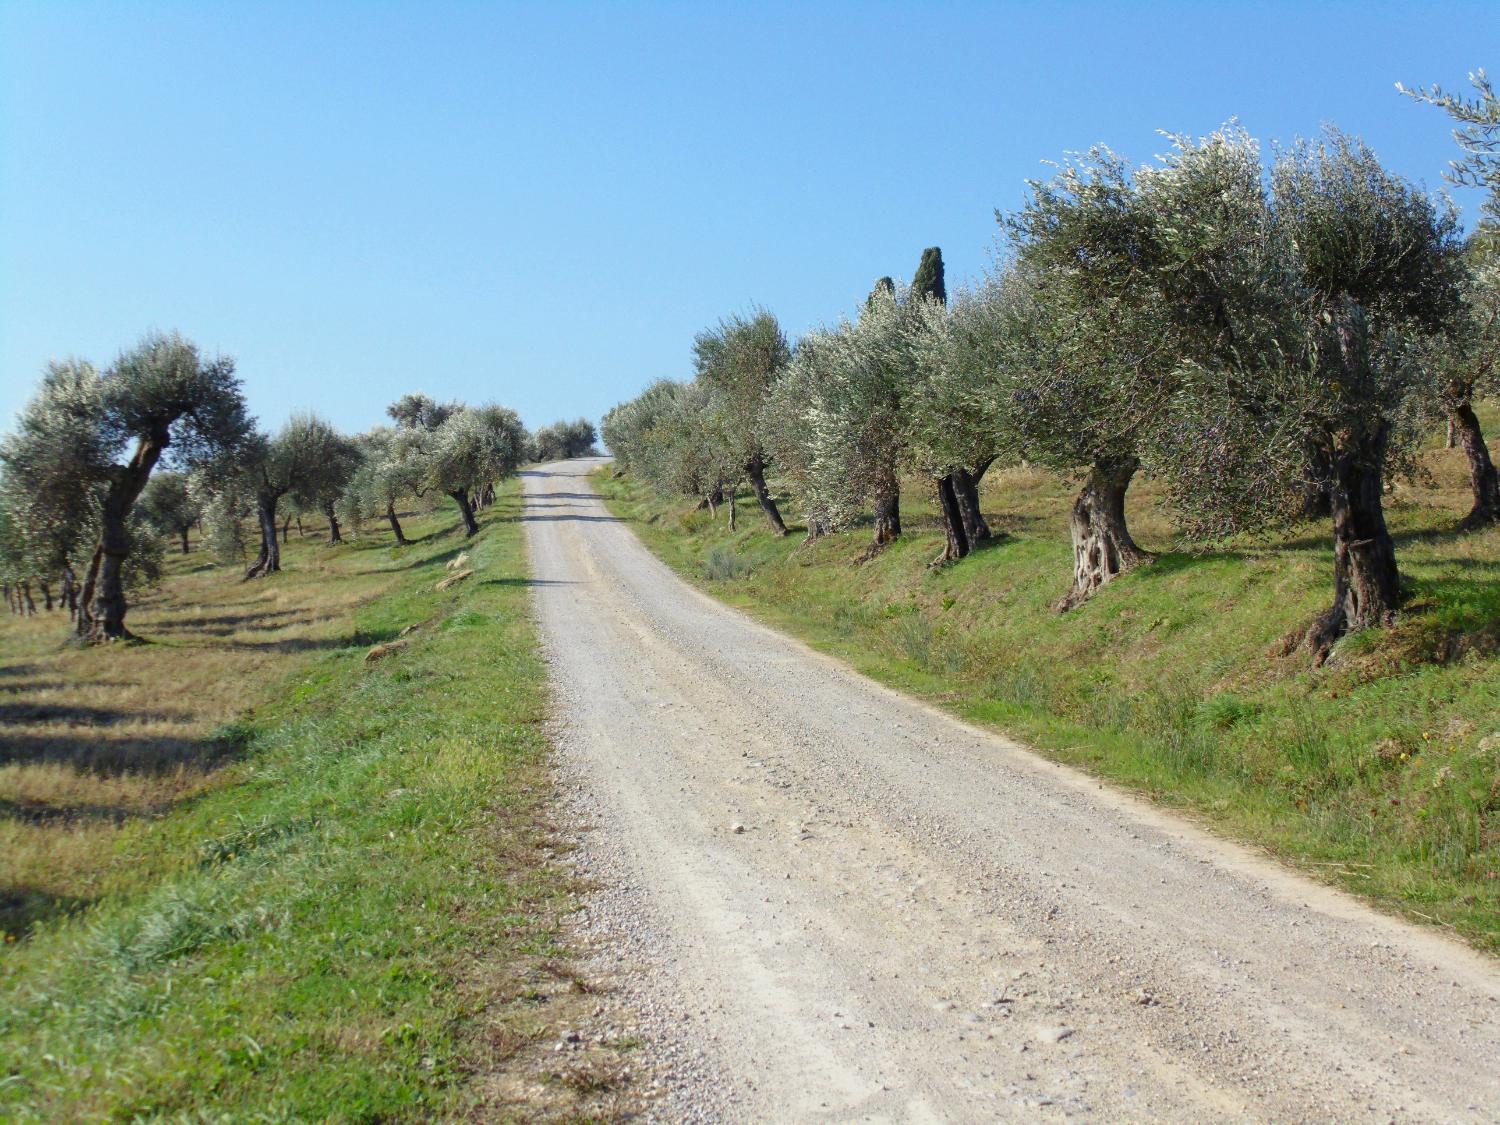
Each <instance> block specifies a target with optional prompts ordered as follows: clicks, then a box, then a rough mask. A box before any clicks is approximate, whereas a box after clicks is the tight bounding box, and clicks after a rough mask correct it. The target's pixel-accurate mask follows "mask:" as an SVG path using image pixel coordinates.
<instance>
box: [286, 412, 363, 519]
mask: <svg viewBox="0 0 1500 1125" xmlns="http://www.w3.org/2000/svg"><path fill="white" fill-rule="evenodd" d="M319 445H320V447H321V448H320V454H321V455H320V457H319V458H318V460H316V461H315V462H314V463H313V464H311V465H310V466H309V467H308V468H307V470H306V471H305V472H304V473H303V474H302V476H301V477H300V478H299V479H298V480H297V482H296V483H295V484H294V485H293V486H292V492H291V497H292V499H293V500H294V501H295V502H296V504H297V506H298V507H299V508H300V509H301V510H303V511H315V512H318V513H319V514H321V515H322V517H323V518H324V519H325V520H327V521H328V542H329V543H342V542H343V541H344V536H343V533H342V531H341V530H340V529H339V517H338V500H339V497H340V496H342V495H343V494H344V490H345V489H346V488H348V487H349V482H350V481H351V480H353V478H354V474H355V473H356V472H357V471H358V470H359V466H360V461H361V458H362V456H363V455H362V453H361V450H360V447H359V446H358V445H357V444H356V443H355V442H354V440H353V439H352V438H348V437H345V436H344V435H343V434H339V433H335V432H333V431H332V430H331V429H327V430H326V431H325V432H323V433H322V434H320V435H319Z"/></svg>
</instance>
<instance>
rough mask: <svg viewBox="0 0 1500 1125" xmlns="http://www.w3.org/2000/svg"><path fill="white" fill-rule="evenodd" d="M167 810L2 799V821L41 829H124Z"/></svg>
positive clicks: (0, 811) (162, 807) (161, 808)
mask: <svg viewBox="0 0 1500 1125" xmlns="http://www.w3.org/2000/svg"><path fill="white" fill-rule="evenodd" d="M168 804H170V802H168ZM164 808H165V805H160V806H157V807H153V808H150V809H145V810H143V809H139V808H130V807H128V806H126V805H96V804H86V803H80V804H63V805H55V804H49V803H47V802H45V801H12V800H10V799H9V798H5V797H0V820H18V821H21V822H22V823H24V824H40V825H66V824H80V823H101V822H102V823H108V824H115V825H120V824H124V823H125V822H126V821H127V820H130V819H132V818H134V817H138V816H149V815H151V814H152V813H155V812H160V811H162V810H163V809H164Z"/></svg>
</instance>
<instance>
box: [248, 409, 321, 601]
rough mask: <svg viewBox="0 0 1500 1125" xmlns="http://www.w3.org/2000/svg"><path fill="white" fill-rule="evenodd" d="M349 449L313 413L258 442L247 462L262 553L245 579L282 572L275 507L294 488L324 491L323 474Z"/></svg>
mask: <svg viewBox="0 0 1500 1125" xmlns="http://www.w3.org/2000/svg"><path fill="white" fill-rule="evenodd" d="M344 451H345V441H344V438H342V437H341V436H340V435H339V434H338V432H337V431H336V430H334V428H333V427H332V426H330V425H329V424H328V423H327V422H325V421H323V419H321V418H319V417H317V416H316V415H313V414H295V415H293V416H292V417H291V418H290V419H289V420H288V421H287V423H286V425H284V426H283V427H282V428H281V429H280V430H278V431H277V433H276V434H275V436H274V437H266V436H264V435H258V436H257V437H256V438H255V439H254V441H253V442H252V443H251V445H250V446H249V448H248V456H247V457H246V458H245V472H246V475H247V477H248V480H249V487H250V489H251V490H252V491H253V492H254V494H255V517H256V522H257V524H258V526H259V527H260V552H259V554H257V555H256V557H255V561H254V562H252V563H251V564H250V568H249V569H248V570H246V571H245V577H246V578H263V577H265V576H266V575H268V574H275V573H276V572H278V571H280V570H281V547H280V545H279V544H278V543H277V540H276V530H277V529H276V509H277V507H278V505H279V504H280V503H281V499H282V497H284V496H286V495H287V494H288V493H290V492H293V491H295V490H309V491H311V492H317V491H319V489H320V485H319V484H318V483H317V482H318V481H319V478H320V476H321V475H322V474H323V473H325V472H327V471H328V470H327V466H328V465H329V464H330V462H336V461H337V460H338V459H339V458H340V457H342V456H344Z"/></svg>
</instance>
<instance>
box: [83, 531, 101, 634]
mask: <svg viewBox="0 0 1500 1125" xmlns="http://www.w3.org/2000/svg"><path fill="white" fill-rule="evenodd" d="M103 557H104V550H103V548H99V547H96V548H95V549H94V557H93V558H91V559H90V560H89V569H88V573H86V574H85V575H84V576H83V588H82V589H81V590H80V591H79V593H78V635H79V636H80V637H84V638H87V637H89V636H91V635H92V634H93V631H94V590H95V589H96V588H97V587H98V584H99V562H100V560H101V559H102V558H103Z"/></svg>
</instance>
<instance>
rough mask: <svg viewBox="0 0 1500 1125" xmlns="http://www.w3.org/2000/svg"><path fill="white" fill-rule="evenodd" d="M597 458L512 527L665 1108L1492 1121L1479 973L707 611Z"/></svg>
mask: <svg viewBox="0 0 1500 1125" xmlns="http://www.w3.org/2000/svg"><path fill="white" fill-rule="evenodd" d="M597 464H598V462H596V461H574V462H565V463H561V464H557V465H552V466H547V467H544V468H541V469H537V470H535V471H532V472H530V473H528V474H526V480H525V494H526V508H525V513H524V519H525V520H526V521H527V534H528V540H529V545H530V553H531V564H532V568H533V570H532V576H533V577H532V581H533V582H534V583H535V605H536V611H537V615H538V619H539V622H540V625H541V630H542V635H543V642H544V645H545V648H546V651H547V655H548V659H549V661H550V663H551V671H552V676H553V683H554V691H555V701H556V708H557V714H558V721H559V731H560V741H561V757H562V760H563V768H564V770H565V772H566V776H568V777H569V778H571V779H573V782H574V784H576V786H578V787H579V788H580V789H581V794H580V796H581V800H582V801H583V806H582V807H584V808H586V809H587V815H588V817H589V819H590V820H591V822H592V825H591V830H590V832H589V842H588V843H587V845H586V846H585V849H584V850H585V852H587V853H590V854H592V855H594V856H595V857H602V858H599V862H598V864H597V869H598V870H602V871H604V872H606V873H607V877H606V883H607V884H610V885H613V887H614V889H615V890H617V891H618V890H622V889H623V893H626V894H628V896H632V897H631V901H632V902H634V903H636V904H638V907H639V912H638V913H637V912H636V910H635V908H631V909H627V910H624V911H623V912H622V911H619V910H618V909H617V910H616V913H617V914H622V915H624V916H628V917H627V921H626V923H624V924H626V925H639V926H640V927H642V932H644V933H645V934H646V935H647V936H646V938H645V939H644V942H645V950H644V951H645V953H646V954H647V958H648V959H649V960H651V961H652V963H653V964H654V965H655V968H654V969H652V970H651V972H652V973H653V974H654V975H653V976H652V977H651V981H652V984H651V987H652V988H654V989H660V990H662V995H661V998H660V1003H661V1005H662V1010H664V1011H668V1012H670V1013H671V1014H672V1016H671V1018H672V1019H673V1020H681V1021H682V1026H683V1027H691V1029H692V1033H691V1036H690V1041H691V1042H692V1043H693V1044H695V1045H696V1047H697V1049H699V1050H702V1051H703V1052H704V1056H703V1059H702V1060H701V1062H700V1064H699V1069H698V1070H697V1071H695V1072H694V1074H695V1076H694V1077H693V1079H692V1080H691V1081H690V1082H686V1084H685V1085H684V1086H683V1087H682V1088H680V1089H679V1090H678V1094H677V1097H676V1100H675V1101H668V1102H667V1103H665V1106H666V1108H665V1109H664V1111H663V1112H664V1113H665V1114H666V1115H667V1116H669V1117H684V1118H711V1119H726V1118H727V1119H737V1120H747V1121H806V1120H828V1121H845V1120H849V1121H855V1120H858V1121H865V1120H879V1121H978V1120H997V1119H1005V1120H1008V1119H1014V1118H1022V1119H1032V1118H1044V1119H1045V1118H1050V1117H1060V1116H1064V1115H1066V1116H1070V1117H1082V1118H1085V1119H1092V1120H1099V1121H1122V1120H1131V1121H1139V1120H1152V1119H1156V1120H1169V1121H1209V1120H1270V1119H1274V1120H1329V1119H1337V1120H1369V1121H1376V1120H1379V1121H1388V1120H1401V1121H1416V1120H1431V1121H1494V1120H1497V1119H1500V968H1497V965H1496V963H1495V962H1494V961H1491V960H1489V959H1488V958H1485V957H1483V956H1482V955H1480V954H1477V953H1475V952H1473V951H1471V950H1469V949H1467V948H1465V947H1463V946H1461V945H1459V944H1457V943H1455V942H1451V941H1449V940H1447V939H1445V938H1443V937H1441V936H1439V935H1437V934H1434V933H1431V932H1428V931H1423V930H1420V929H1417V928H1415V927H1412V926H1409V925H1407V924H1405V923H1402V922H1399V921H1396V920H1394V919H1391V918H1388V917H1385V916H1383V915H1380V914H1378V913H1376V912H1374V911H1372V910H1370V909H1368V908H1367V907H1365V906H1363V905H1362V904H1360V903H1358V902H1357V901H1356V900H1354V899H1353V898H1351V897H1349V896H1346V895H1343V894H1341V893H1339V892H1336V891H1333V890H1330V889H1328V888H1325V887H1322V886H1319V885H1317V884H1315V883H1312V882H1310V881H1308V880H1306V879H1304V878H1301V877H1300V876H1297V875H1295V874H1292V873H1290V872H1287V871H1285V870H1283V869H1282V868H1280V867H1278V866H1276V865H1275V864H1273V863H1271V862H1268V861H1267V860H1265V859H1263V858H1261V857H1258V856H1257V855H1255V854H1253V853H1251V852H1250V851H1248V850H1246V849H1244V848H1241V847H1239V846H1236V845H1232V844H1229V843H1226V842H1223V841H1220V840H1216V839H1214V838H1212V837H1210V836H1208V835H1206V834H1205V833H1203V832H1202V831H1200V830H1198V829H1197V828H1195V827H1193V826H1192V825H1190V824H1188V823H1186V822H1185V821H1182V820H1179V819H1177V818H1175V817H1173V816H1170V815H1167V814H1165V813H1163V812H1161V811H1159V810H1155V809H1153V808H1151V807H1150V806H1149V805H1147V804H1145V803H1144V802H1142V801H1139V800H1137V799H1135V798H1133V797H1130V796H1127V795H1124V794H1121V793H1118V792H1115V791H1114V790H1112V789H1108V788H1105V787H1103V786H1101V785H1100V784H1099V783H1098V782H1096V781H1093V780H1090V779H1089V778H1087V777H1086V776H1084V775H1082V774H1079V773H1077V772H1075V771H1073V770H1070V769H1067V768H1065V767H1061V766H1057V765H1054V764H1050V763H1047V762H1045V761H1044V760H1042V759H1041V758H1039V757H1037V756H1035V755H1033V754H1031V753H1029V752H1028V751H1026V750H1025V749H1023V748H1022V747H1020V746H1018V745H1017V744H1015V743H1013V742H1010V741H1008V740H1006V739H1004V738H1002V737H998V736H996V735H994V734H991V733H988V732H986V731H982V730H979V729H977V728H975V727H972V726H969V725H967V724H964V723H962V722H959V721H957V720H956V719H953V718H951V717H950V716H947V715H945V714H943V713H941V712H940V711H938V710H936V709H934V708H932V707H929V706H927V705H925V704H922V703H920V702H916V701H914V700H911V699H907V698H905V697H903V696H900V695H898V694H897V693H895V692H892V691H890V690H888V689H886V688H884V687H881V686H880V685H878V684H875V683H873V682H872V681H870V680H868V679H865V678H864V677H862V676H859V675H857V674H855V673H854V672H851V671H849V670H848V669H846V668H844V667H843V666H842V665H840V664H838V663H837V662H835V661H833V660H830V659H828V658H826V657H824V656H821V655H819V654H817V653H815V652H813V651H812V650H810V649H808V648H807V647H805V646H804V645H801V644H800V643H798V642H796V641H793V640H790V639H788V638H786V637H784V636H782V635H780V634H778V633H776V632H774V631H772V630H770V629H767V628H765V627H763V626H761V625H759V624H757V623H755V622H753V621H751V620H750V619H748V618H747V617H745V616H744V615H742V614H740V613H737V612H735V611H733V610H730V609H727V608H725V607H723V606H721V605H719V604H717V603H715V602H714V601H712V600H711V599H709V598H707V597H706V596H704V595H702V594H700V593H699V592H697V591H695V590H693V589H692V588H690V587H688V586H687V585H685V584H684V583H682V582H681V581H680V580H678V579H677V578H676V577H675V576H674V575H673V574H672V573H671V572H670V571H669V570H668V569H667V568H666V567H665V566H663V565H662V564H661V563H660V562H658V561H657V560H656V559H655V558H653V557H652V556H651V555H650V554H649V552H647V551H646V549H645V548H644V547H643V546H642V545H641V544H640V542H639V541H638V540H637V539H636V538H635V537H634V535H632V534H631V532H630V530H629V527H628V525H627V524H625V523H622V522H619V521H617V520H615V519H613V518H612V517H611V516H610V515H609V513H608V511H607V510H606V509H605V508H604V506H603V504H602V503H601V502H600V500H599V499H598V498H597V495H596V494H595V492H594V489H593V488H592V486H591V485H590V483H589V481H588V479H587V473H588V472H589V471H590V470H591V469H592V468H594V467H595V466H596V465H597ZM610 885H607V886H605V887H604V888H603V889H602V890H601V892H600V893H601V895H602V896H603V897H604V898H606V899H607V898H608V897H609V895H610V894H611V893H614V892H613V891H612V890H611V886H610ZM617 923H618V919H617ZM636 940H637V942H638V943H639V942H641V941H642V940H643V939H641V938H640V936H639V935H637V938H636ZM648 1050H649V1046H648Z"/></svg>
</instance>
